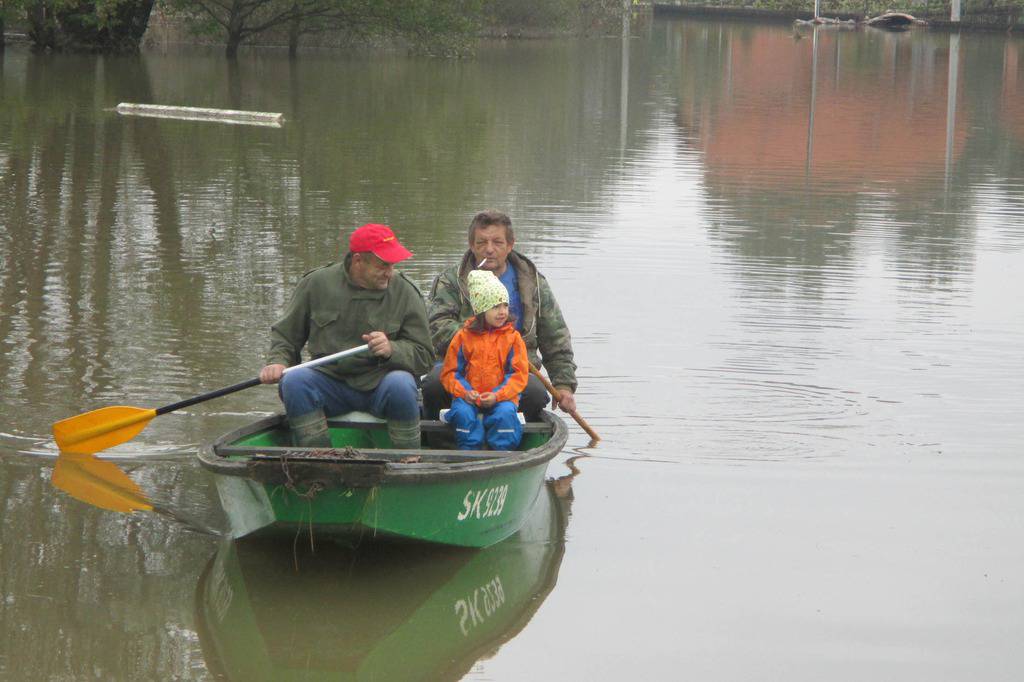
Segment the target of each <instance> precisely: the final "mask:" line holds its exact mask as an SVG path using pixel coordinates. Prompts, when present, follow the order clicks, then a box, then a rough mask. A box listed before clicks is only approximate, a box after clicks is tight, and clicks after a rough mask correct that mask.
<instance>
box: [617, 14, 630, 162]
mask: <svg viewBox="0 0 1024 682" xmlns="http://www.w3.org/2000/svg"><path fill="white" fill-rule="evenodd" d="M631 2H632V0H622V78H621V81H620V82H621V87H620V90H621V92H620V98H619V153H620V154H621V153H623V152H624V151H625V149H626V122H627V120H628V115H627V114H628V107H629V19H630V14H631V12H632V7H631V6H630V3H631Z"/></svg>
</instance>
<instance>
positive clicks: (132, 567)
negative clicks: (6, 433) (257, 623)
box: [0, 463, 215, 679]
mask: <svg viewBox="0 0 1024 682" xmlns="http://www.w3.org/2000/svg"><path fill="white" fill-rule="evenodd" d="M154 473H155V474H156V475H157V476H158V477H159V478H160V479H162V480H163V481H164V485H166V489H167V490H173V486H175V485H177V486H180V487H187V486H185V485H184V482H183V480H182V467H181V466H180V464H174V465H173V466H171V467H166V468H165V469H164V470H162V471H160V472H154ZM47 478H48V477H47V476H45V475H40V471H39V469H38V467H37V465H36V464H35V463H26V464H24V465H20V466H19V465H13V466H12V465H10V464H7V465H5V466H4V467H3V468H2V469H0V493H3V494H4V499H7V500H11V499H17V500H18V502H19V503H18V504H17V505H9V507H8V508H7V509H6V510H5V512H4V514H5V520H4V524H3V525H2V527H0V544H2V546H3V548H4V550H3V552H2V553H0V590H2V593H3V595H4V597H5V599H6V601H5V603H4V617H3V618H0V637H2V638H3V641H4V643H5V645H4V661H3V664H4V671H5V672H7V673H10V674H12V675H16V676H18V677H21V678H26V677H27V678H32V679H79V678H85V677H94V676H99V677H100V678H103V679H152V678H154V677H159V678H162V679H183V678H191V677H193V676H194V673H193V672H192V671H196V670H202V666H203V663H202V657H201V655H200V652H199V649H198V646H197V645H196V644H195V643H194V641H193V640H192V639H191V638H190V635H189V633H188V631H187V630H186V629H185V628H187V627H188V623H189V622H190V620H191V612H190V608H189V604H190V598H191V592H192V589H193V586H194V582H195V577H196V576H197V575H198V572H199V569H200V564H201V561H202V559H203V558H205V557H206V556H207V555H208V554H209V553H210V551H212V547H213V545H214V542H213V541H212V540H211V539H210V538H208V537H205V536H200V535H197V534H194V533H190V532H187V531H186V530H185V529H184V528H183V527H180V526H177V525H174V524H171V523H169V522H166V521H164V520H162V519H160V518H159V517H156V516H147V517H139V516H130V515H122V514H115V513H112V512H105V511H100V510H96V509H93V508H91V507H88V506H87V505H85V504H84V503H81V502H78V501H77V500H73V499H71V498H70V497H67V496H65V495H63V494H62V493H61V494H58V493H56V492H55V491H54V490H52V489H51V488H50V485H49V483H48V482H47ZM198 497H199V495H198V494H197V491H193V493H192V495H191V497H190V498H189V499H190V503H191V504H192V505H193V506H195V505H196V500H197V499H198ZM179 504H180V503H179ZM205 504H207V505H213V504H215V502H214V500H212V499H207V500H206V501H205ZM210 508H212V507H210ZM171 623H176V624H179V625H181V626H183V627H169V626H168V624H171Z"/></svg>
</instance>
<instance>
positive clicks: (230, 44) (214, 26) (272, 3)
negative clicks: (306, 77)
mask: <svg viewBox="0 0 1024 682" xmlns="http://www.w3.org/2000/svg"><path fill="white" fill-rule="evenodd" d="M168 3H169V4H170V6H171V8H172V10H173V11H175V12H176V13H177V14H178V15H179V16H182V17H184V18H186V19H187V20H190V21H191V23H192V24H193V27H194V28H196V29H198V30H199V31H201V32H206V33H215V32H221V31H223V32H224V34H225V38H226V43H227V47H226V54H227V56H228V57H235V56H236V55H237V54H238V48H239V46H241V45H242V44H243V43H244V42H246V41H248V40H250V39H252V38H253V37H254V36H256V35H259V34H261V33H265V32H267V31H270V30H272V29H278V30H285V31H287V33H288V36H289V48H290V50H291V51H292V53H293V54H294V51H295V50H296V49H297V47H298V41H299V37H300V36H301V35H304V34H308V33H313V32H322V31H339V32H341V33H343V34H345V35H347V36H349V37H355V38H368V37H377V36H402V37H405V38H407V39H409V40H410V41H412V42H413V43H415V44H417V45H419V46H422V47H425V48H427V49H434V50H437V49H441V50H443V51H446V52H449V51H458V50H459V49H461V46H462V43H464V41H465V38H466V36H468V35H470V34H471V33H472V31H473V30H474V29H475V27H476V21H477V17H478V16H479V7H480V0H168Z"/></svg>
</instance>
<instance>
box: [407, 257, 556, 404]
mask: <svg viewBox="0 0 1024 682" xmlns="http://www.w3.org/2000/svg"><path fill="white" fill-rule="evenodd" d="M474 260H475V258H474V257H473V252H472V251H467V252H466V255H465V256H463V258H462V262H461V263H460V264H459V265H455V266H452V267H450V268H448V269H447V270H445V271H444V272H442V273H441V274H440V275H438V276H437V278H436V279H435V280H434V284H433V286H432V287H431V289H430V302H429V304H428V306H427V318H428V319H429V321H430V338H431V341H433V342H434V354H435V356H436V357H437V358H438V359H443V358H444V354H445V351H446V350H447V349H448V344H449V343H450V342H451V340H452V337H453V336H455V332H457V331H458V330H459V328H461V327H462V323H463V322H464V321H465V320H467V319H469V318H470V317H472V316H473V307H472V306H471V305H470V303H469V289H468V288H467V287H466V275H467V274H469V271H470V270H472V269H473V268H474V267H475V263H474ZM508 266H509V267H514V268H515V269H516V275H518V277H519V298H520V299H522V302H523V340H524V341H525V342H526V351H527V355H529V357H530V362H532V363H533V364H534V365H535V366H538V367H539V366H540V363H539V362H538V356H537V352H538V351H540V356H541V357H543V358H544V368H545V369H546V370H547V372H548V378H550V379H551V383H552V384H554V385H555V386H567V387H569V388H571V389H572V390H573V391H574V392H575V391H576V363H575V362H573V353H572V338H571V337H570V335H569V327H567V326H566V324H565V319H564V318H563V317H562V311H561V310H560V309H559V307H558V301H556V300H555V295H554V294H553V293H551V287H550V286H548V281H547V280H546V279H545V278H544V275H542V274H540V272H538V271H537V267H536V266H535V265H534V264H533V263H532V262H531V261H530V259H529V258H527V257H526V256H524V255H523V254H521V253H519V252H518V251H513V252H512V253H510V254H509V257H508Z"/></svg>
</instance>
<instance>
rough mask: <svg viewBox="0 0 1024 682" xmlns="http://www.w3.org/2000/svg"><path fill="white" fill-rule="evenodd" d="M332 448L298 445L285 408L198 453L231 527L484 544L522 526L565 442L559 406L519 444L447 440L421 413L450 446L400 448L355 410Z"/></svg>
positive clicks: (429, 429)
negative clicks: (488, 446) (459, 445)
mask: <svg viewBox="0 0 1024 682" xmlns="http://www.w3.org/2000/svg"><path fill="white" fill-rule="evenodd" d="M328 426H329V428H330V434H331V444H332V446H333V447H332V448H331V449H326V450H314V449H309V448H297V447H294V446H291V445H290V444H289V443H290V433H289V431H288V428H287V420H286V418H285V417H284V416H283V415H276V416H273V417H268V418H266V419H262V420H260V421H257V422H255V423H253V424H250V425H248V426H245V427H242V428H240V429H238V430H236V431H233V432H231V433H229V434H227V435H225V436H223V437H221V438H219V439H218V440H217V441H215V442H214V443H213V444H211V445H210V446H208V447H206V448H204V449H203V450H201V451H200V455H199V459H200V462H201V463H202V465H203V466H204V467H205V468H206V469H208V470H210V471H212V472H214V473H215V474H216V475H217V478H216V481H217V490H218V493H219V494H220V498H221V504H222V506H223V508H224V511H225V512H226V514H227V516H228V519H229V521H230V523H231V534H232V537H235V538H240V537H243V536H245V535H248V534H250V533H253V532H255V531H257V530H261V529H266V528H278V529H285V530H291V531H293V532H294V531H295V530H301V529H308V531H309V532H314V531H315V532H317V533H328V534H331V535H336V536H347V537H349V538H350V539H354V540H356V541H362V540H368V539H384V540H394V539H400V540H416V541H424V542H430V543H437V544H443V545H456V546H463V547H487V546H489V545H493V544H495V543H496V542H499V541H501V540H504V539H505V538H507V537H509V536H510V535H512V534H513V533H515V532H516V531H517V530H519V528H520V527H521V526H522V525H523V522H524V520H525V518H526V515H527V513H528V512H529V511H530V509H531V508H532V507H533V504H534V501H535V500H536V499H537V495H538V493H539V491H540V489H541V486H542V484H543V482H544V472H545V470H546V469H547V463H548V461H549V460H551V458H552V457H554V456H555V455H556V454H558V452H559V451H560V450H561V449H562V447H563V446H564V445H565V441H566V437H567V431H566V427H565V423H564V422H563V421H562V420H561V419H560V418H559V417H557V416H555V415H554V414H551V413H550V412H546V411H545V412H542V413H541V421H540V422H531V423H527V424H524V425H523V441H522V444H521V445H520V449H519V450H514V451H491V450H479V451H477V450H474V451H466V450H455V449H450V427H449V426H448V425H447V424H445V423H444V422H439V421H426V420H424V421H423V422H421V426H422V430H423V433H424V438H425V440H426V441H431V442H433V441H436V440H441V441H447V443H442V447H441V448H436V447H435V448H424V449H421V450H396V449H394V448H392V447H391V443H390V441H389V440H388V436H387V427H386V424H385V423H384V422H383V421H382V420H379V419H375V418H373V417H370V416H369V415H359V414H358V413H352V414H349V415H344V416H342V417H338V418H332V419H330V420H329V421H328Z"/></svg>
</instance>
